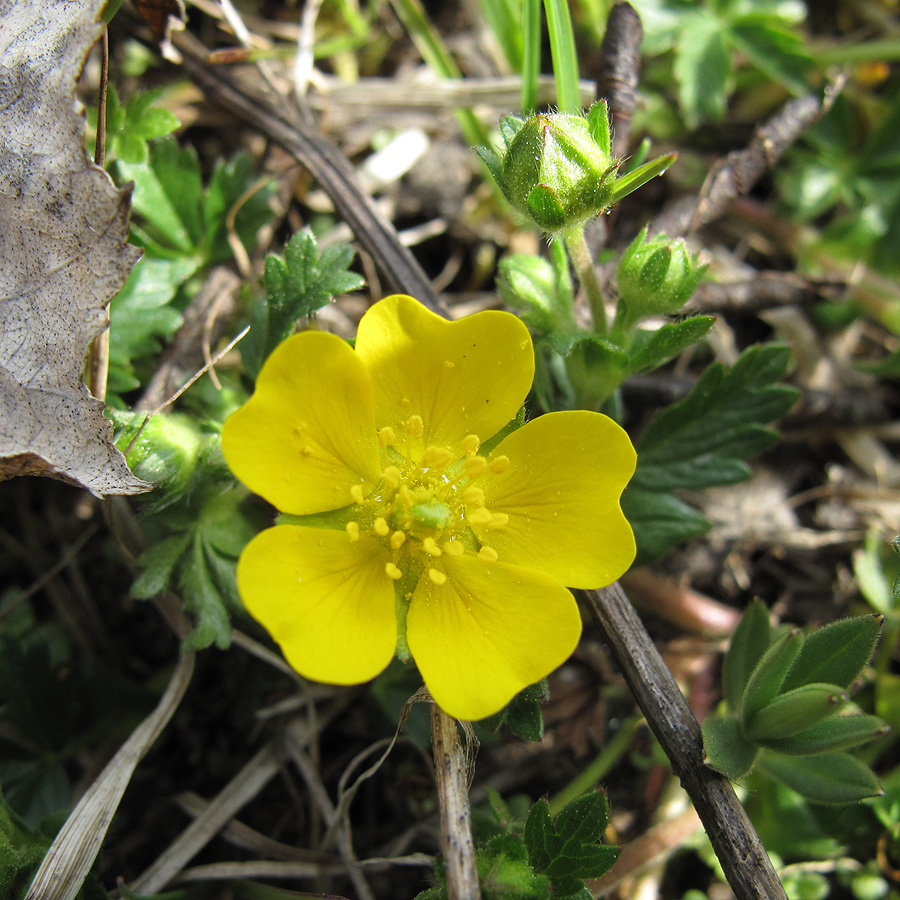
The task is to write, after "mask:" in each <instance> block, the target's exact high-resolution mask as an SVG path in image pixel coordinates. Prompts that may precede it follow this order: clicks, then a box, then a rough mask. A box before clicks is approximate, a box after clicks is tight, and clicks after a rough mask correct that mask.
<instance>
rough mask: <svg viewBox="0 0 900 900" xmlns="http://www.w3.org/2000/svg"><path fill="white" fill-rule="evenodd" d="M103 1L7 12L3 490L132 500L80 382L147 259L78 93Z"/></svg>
mask: <svg viewBox="0 0 900 900" xmlns="http://www.w3.org/2000/svg"><path fill="white" fill-rule="evenodd" d="M103 5H104V0H74V2H73V0H0V22H2V23H3V27H2V29H0V480H3V479H6V478H11V477H13V476H15V475H26V474H27V475H47V476H51V477H54V478H60V479H62V480H64V481H68V482H70V483H73V484H77V485H81V486H83V487H86V488H87V489H88V490H90V491H91V492H93V493H95V494H134V493H139V492H141V491H146V490H149V489H150V487H151V485H149V484H147V483H146V482H143V481H141V480H140V479H138V478H136V477H135V476H134V475H132V474H131V472H130V471H129V469H128V466H127V465H126V463H125V458H124V457H123V456H122V454H121V453H120V452H119V451H118V450H117V449H116V448H115V446H114V445H113V444H112V428H111V426H110V425H109V423H108V422H107V421H106V419H104V417H103V404H102V403H101V402H100V401H99V400H97V399H95V398H94V397H92V396H91V395H90V393H89V392H88V390H87V388H86V387H85V384H84V382H83V380H82V370H83V367H84V359H85V356H86V354H87V352H88V348H89V347H90V345H91V342H92V341H93V340H94V338H95V337H97V336H98V335H99V334H101V333H102V331H103V330H104V329H105V328H106V326H107V324H108V319H107V313H106V306H107V304H108V303H109V300H110V298H111V297H112V296H113V295H114V294H115V293H116V292H117V291H118V290H119V288H120V287H121V286H122V284H123V282H124V281H125V278H126V277H127V275H128V273H129V272H130V271H131V268H132V266H133V265H134V263H135V262H136V260H137V258H138V256H139V255H140V251H139V250H138V249H137V248H135V247H130V246H128V245H127V243H126V240H127V237H128V215H129V210H130V192H129V191H128V190H122V191H120V190H118V189H117V188H116V187H115V186H114V185H113V183H112V181H111V180H110V178H109V176H108V175H107V174H106V173H105V172H104V171H103V170H102V169H99V168H98V167H97V166H95V165H94V164H93V163H92V162H91V161H90V160H89V159H88V157H87V154H86V151H85V147H84V113H83V110H82V109H81V107H80V105H79V104H78V103H77V101H76V100H75V85H76V81H77V78H78V75H79V73H80V71H81V68H82V66H83V65H84V60H85V58H86V56H87V54H88V51H89V50H90V48H91V46H92V45H93V44H94V42H95V41H96V40H97V38H98V37H99V36H100V34H101V28H102V26H101V25H100V23H99V22H98V17H99V15H100V13H101V11H102V9H103Z"/></svg>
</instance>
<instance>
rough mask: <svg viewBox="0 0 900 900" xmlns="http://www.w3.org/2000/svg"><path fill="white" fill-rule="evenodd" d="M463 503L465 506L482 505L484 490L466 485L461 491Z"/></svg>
mask: <svg viewBox="0 0 900 900" xmlns="http://www.w3.org/2000/svg"><path fill="white" fill-rule="evenodd" d="M463 503H465V504H466V506H484V491H483V490H482V489H481V488H477V487H472V486H469V487H467V488H466V489H465V490H464V491H463Z"/></svg>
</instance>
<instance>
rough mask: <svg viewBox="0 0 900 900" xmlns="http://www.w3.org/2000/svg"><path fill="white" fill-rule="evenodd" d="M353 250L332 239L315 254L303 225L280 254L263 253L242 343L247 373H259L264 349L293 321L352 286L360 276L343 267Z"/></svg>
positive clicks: (288, 329) (267, 350)
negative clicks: (258, 294)
mask: <svg viewBox="0 0 900 900" xmlns="http://www.w3.org/2000/svg"><path fill="white" fill-rule="evenodd" d="M353 256H354V251H353V248H352V247H350V246H349V244H335V245H334V246H331V247H327V248H326V249H325V250H323V251H322V253H321V254H319V250H318V244H317V242H316V238H315V235H314V234H313V233H312V230H311V229H309V228H304V229H303V230H302V231H299V232H297V234H295V235H294V236H293V237H292V238H291V239H290V240H289V241H288V244H287V246H286V247H285V248H284V256H283V257H281V256H278V255H277V254H274V253H270V254H269V255H268V256H267V257H266V267H265V274H264V276H263V286H264V288H265V299H264V301H263V302H259V303H256V304H255V305H254V307H253V315H252V320H251V330H250V334H249V335H248V336H247V339H246V340H245V341H244V344H243V348H242V350H243V356H244V363H245V365H246V366H247V370H248V372H249V373H250V374H251V375H252V376H254V377H255V376H256V375H257V374H259V370H260V369H261V368H262V364H263V362H265V360H266V358H267V357H268V356H269V354H270V353H271V352H272V351H273V350H274V349H275V347H277V346H278V344H280V343H281V341H283V340H284V339H285V338H286V337H288V336H289V335H290V334H291V333H292V332H293V331H294V328H295V327H296V325H297V323H298V322H299V321H300V320H301V319H304V318H306V317H307V316H311V315H313V314H314V313H315V312H316V310H318V309H321V307H323V306H325V305H326V304H328V303H330V302H331V301H332V300H334V298H335V296H336V295H337V294H344V293H347V292H348V291H355V290H358V289H359V288H361V287H362V286H363V285H364V284H365V281H364V279H363V278H362V277H361V276H360V275H357V274H356V273H355V272H351V271H349V267H350V264H351V263H352V262H353Z"/></svg>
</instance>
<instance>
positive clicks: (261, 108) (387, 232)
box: [173, 32, 446, 315]
mask: <svg viewBox="0 0 900 900" xmlns="http://www.w3.org/2000/svg"><path fill="white" fill-rule="evenodd" d="M173 43H174V44H175V47H176V48H177V50H178V52H179V53H180V54H181V55H182V57H183V61H182V67H183V68H184V70H185V71H186V72H187V73H188V74H189V75H190V77H191V78H192V79H193V80H194V82H195V83H196V84H197V86H198V87H200V88H201V90H203V92H204V93H206V94H207V95H208V96H209V97H211V98H212V99H214V100H215V101H216V102H217V103H220V104H221V105H222V106H224V107H225V108H226V109H228V110H230V111H231V112H232V113H234V114H235V115H237V116H239V117H240V118H242V119H244V120H245V121H246V122H248V123H250V124H251V125H252V126H253V127H254V128H256V129H257V130H258V131H260V132H261V133H263V134H266V135H268V136H269V137H270V138H272V140H274V141H275V142H276V143H278V144H280V145H281V146H282V147H284V149H285V150H287V151H288V152H289V153H291V154H293V155H294V156H295V157H296V158H297V159H298V160H300V162H302V163H303V165H304V166H306V168H307V169H309V171H310V172H312V174H313V175H314V176H315V178H316V179H317V180H318V182H319V184H321V185H322V188H323V189H324V190H325V192H326V193H327V194H328V196H329V197H331V199H332V200H333V201H334V204H335V206H336V207H337V208H338V211H339V212H340V213H341V215H342V216H343V218H344V219H345V220H346V222H347V224H348V225H349V226H350V227H351V228H352V229H353V232H354V233H355V234H356V236H357V238H358V239H359V241H360V243H361V244H362V245H363V246H364V247H365V248H366V250H367V251H368V252H369V253H370V254H371V255H372V257H373V258H374V259H375V260H376V261H377V263H378V265H379V268H380V269H381V272H382V274H383V275H384V278H385V280H386V281H387V282H388V283H389V284H390V285H391V286H392V287H393V288H394V290H399V291H407V292H408V293H410V294H412V295H413V296H414V297H415V298H416V299H417V300H419V301H420V302H421V303H423V304H424V305H425V306H427V307H429V309H432V310H434V311H435V312H438V313H440V314H442V315H446V309H445V307H444V306H443V304H442V303H441V301H440V299H439V298H438V295H437V293H435V291H434V289H433V288H432V287H431V282H430V280H429V278H428V276H427V275H426V274H425V272H424V270H423V269H422V267H421V266H420V265H419V263H418V262H417V261H416V258H415V257H414V256H413V255H412V253H411V252H410V251H409V249H408V248H406V247H404V246H403V245H402V244H401V243H400V241H399V240H398V238H397V232H396V231H395V230H394V227H393V225H391V223H390V222H388V221H387V220H386V219H385V218H384V216H383V215H382V214H381V212H380V211H379V209H378V207H377V206H376V205H375V203H374V201H373V200H372V198H371V197H369V195H368V194H367V193H365V191H363V189H362V188H361V187H360V185H359V182H358V181H357V178H356V173H355V171H354V170H353V167H352V166H351V165H350V163H349V162H348V161H347V159H346V157H345V156H344V154H343V153H341V151H340V150H339V149H338V148H337V147H335V146H334V144H332V143H331V141H329V140H328V139H327V138H326V137H324V136H323V135H322V134H321V133H319V132H318V131H315V130H313V129H312V128H311V127H310V126H309V125H307V124H306V123H305V122H304V121H303V120H302V118H301V117H300V116H291V119H290V121H289V120H288V118H287V117H286V115H285V114H284V113H283V112H282V111H281V110H279V108H278V106H277V104H276V102H275V101H274V100H273V99H271V98H270V97H269V96H264V95H262V94H260V93H258V92H257V91H254V90H252V89H251V88H249V87H248V86H247V85H245V84H243V83H242V82H241V81H240V80H239V79H238V78H237V77H236V76H235V75H234V73H233V72H231V71H230V70H228V69H227V68H225V67H223V66H210V65H208V64H207V63H206V55H207V50H206V48H205V47H204V46H203V45H202V44H200V42H199V41H196V40H195V39H194V38H192V37H191V36H190V35H189V34H188V33H187V32H179V33H177V34H174V35H173ZM278 100H279V102H280V103H281V104H287V103H288V102H290V101H288V100H287V98H284V97H281V98H278Z"/></svg>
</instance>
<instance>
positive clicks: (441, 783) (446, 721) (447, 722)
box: [431, 703, 481, 900]
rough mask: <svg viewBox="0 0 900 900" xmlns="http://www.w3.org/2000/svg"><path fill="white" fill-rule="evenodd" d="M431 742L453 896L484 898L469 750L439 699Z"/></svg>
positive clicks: (455, 899) (469, 899) (471, 899)
mask: <svg viewBox="0 0 900 900" xmlns="http://www.w3.org/2000/svg"><path fill="white" fill-rule="evenodd" d="M431 743H432V748H433V752H434V771H435V775H436V776H437V787H438V799H439V801H440V807H441V849H442V850H443V852H444V863H445V865H446V871H447V894H448V896H449V898H450V900H480V898H481V891H480V889H479V887H478V871H477V870H476V868H475V845H474V844H473V842H472V816H471V812H470V809H469V779H468V773H467V768H468V767H467V765H466V753H465V750H464V748H463V746H462V744H460V741H459V731H458V730H457V722H456V719H454V718H452V717H451V716H448V715H447V713H445V712H444V711H443V710H442V709H441V708H440V707H439V706H438V705H437V704H436V703H435V704H433V705H432V707H431Z"/></svg>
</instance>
